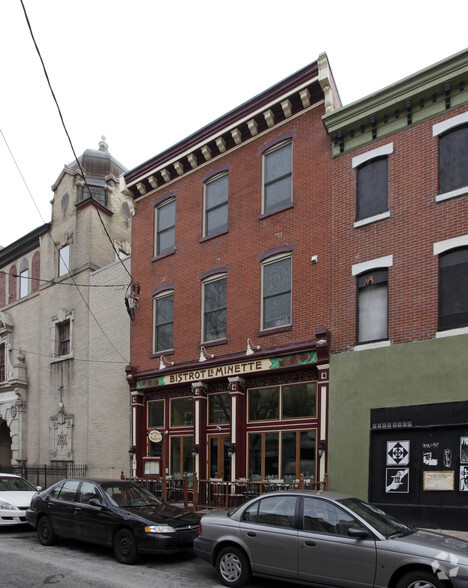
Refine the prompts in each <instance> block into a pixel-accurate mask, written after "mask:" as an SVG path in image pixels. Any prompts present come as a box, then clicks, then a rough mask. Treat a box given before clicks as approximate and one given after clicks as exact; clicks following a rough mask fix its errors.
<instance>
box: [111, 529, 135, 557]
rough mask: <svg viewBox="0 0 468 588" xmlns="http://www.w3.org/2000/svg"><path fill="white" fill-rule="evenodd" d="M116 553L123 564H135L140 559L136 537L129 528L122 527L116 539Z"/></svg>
mask: <svg viewBox="0 0 468 588" xmlns="http://www.w3.org/2000/svg"><path fill="white" fill-rule="evenodd" d="M114 554H115V558H116V559H117V561H119V562H120V563H123V564H129V565H130V564H134V563H135V562H136V561H137V559H138V549H137V546H136V542H135V537H134V535H133V533H132V532H131V531H129V530H128V529H120V531H118V533H117V534H116V536H115V539H114Z"/></svg>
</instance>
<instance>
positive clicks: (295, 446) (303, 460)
mask: <svg viewBox="0 0 468 588" xmlns="http://www.w3.org/2000/svg"><path fill="white" fill-rule="evenodd" d="M315 439H316V431H315V430H312V431H283V432H275V433H251V434H250V435H249V478H250V479H251V480H277V479H283V480H284V481H285V482H290V481H293V480H297V479H298V478H299V477H300V475H301V474H304V478H305V479H307V480H315ZM280 463H281V468H280V467H279V464H280Z"/></svg>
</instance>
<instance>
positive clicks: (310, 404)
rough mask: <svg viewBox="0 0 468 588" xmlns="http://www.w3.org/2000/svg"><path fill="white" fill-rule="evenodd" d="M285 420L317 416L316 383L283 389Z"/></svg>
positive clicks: (283, 413)
mask: <svg viewBox="0 0 468 588" xmlns="http://www.w3.org/2000/svg"><path fill="white" fill-rule="evenodd" d="M282 399H283V412H282V415H283V418H284V419H294V418H300V417H314V416H315V382H309V383H307V384H294V385H292V386H283V387H282Z"/></svg>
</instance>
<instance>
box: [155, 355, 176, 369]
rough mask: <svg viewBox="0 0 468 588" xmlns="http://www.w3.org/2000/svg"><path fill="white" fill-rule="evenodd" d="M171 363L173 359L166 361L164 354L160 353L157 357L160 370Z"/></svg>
mask: <svg viewBox="0 0 468 588" xmlns="http://www.w3.org/2000/svg"><path fill="white" fill-rule="evenodd" d="M171 365H174V362H173V361H168V360H167V359H166V358H165V357H164V355H161V356H160V357H159V369H160V370H163V369H164V368H166V367H169V366H171Z"/></svg>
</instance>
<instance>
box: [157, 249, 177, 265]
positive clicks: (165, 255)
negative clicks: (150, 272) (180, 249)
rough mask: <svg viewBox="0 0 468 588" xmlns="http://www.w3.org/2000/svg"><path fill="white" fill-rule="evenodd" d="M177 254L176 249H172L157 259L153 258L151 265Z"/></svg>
mask: <svg viewBox="0 0 468 588" xmlns="http://www.w3.org/2000/svg"><path fill="white" fill-rule="evenodd" d="M175 252H176V248H175V247H174V249H171V251H166V253H161V255H156V257H152V258H151V263H152V262H153V261H159V260H160V259H164V258H165V257H169V256H170V255H174V253H175Z"/></svg>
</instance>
